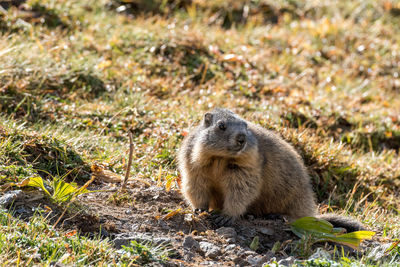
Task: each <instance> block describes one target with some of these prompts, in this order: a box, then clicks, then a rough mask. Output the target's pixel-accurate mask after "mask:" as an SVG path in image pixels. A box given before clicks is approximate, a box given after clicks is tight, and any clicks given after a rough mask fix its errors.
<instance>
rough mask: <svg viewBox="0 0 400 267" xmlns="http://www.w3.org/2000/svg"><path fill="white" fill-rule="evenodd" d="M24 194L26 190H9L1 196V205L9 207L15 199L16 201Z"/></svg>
mask: <svg viewBox="0 0 400 267" xmlns="http://www.w3.org/2000/svg"><path fill="white" fill-rule="evenodd" d="M24 196H25V194H24V192H22V190H13V191H8V192H6V193H4V195H2V196H1V197H0V206H3V207H8V206H10V205H11V204H12V203H13V202H14V201H16V200H17V199H21V198H23V197H24Z"/></svg>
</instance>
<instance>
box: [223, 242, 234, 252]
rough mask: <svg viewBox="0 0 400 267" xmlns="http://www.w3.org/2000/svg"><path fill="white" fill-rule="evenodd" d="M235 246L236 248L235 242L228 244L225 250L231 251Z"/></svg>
mask: <svg viewBox="0 0 400 267" xmlns="http://www.w3.org/2000/svg"><path fill="white" fill-rule="evenodd" d="M235 248H236V245H235V244H230V245H227V246H226V247H225V251H231V250H234V249H235Z"/></svg>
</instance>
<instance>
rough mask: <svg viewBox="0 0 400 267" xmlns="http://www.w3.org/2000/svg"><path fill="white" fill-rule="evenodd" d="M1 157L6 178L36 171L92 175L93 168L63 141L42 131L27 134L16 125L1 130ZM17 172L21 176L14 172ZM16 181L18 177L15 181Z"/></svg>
mask: <svg viewBox="0 0 400 267" xmlns="http://www.w3.org/2000/svg"><path fill="white" fill-rule="evenodd" d="M0 147H1V148H2V149H1V152H0V158H1V159H2V160H3V164H4V165H3V167H2V173H3V175H4V176H6V179H15V178H16V177H20V178H22V176H25V177H29V176H31V175H32V174H33V173H39V174H41V175H42V176H45V177H46V176H47V175H48V174H50V175H51V176H53V177H55V176H60V177H61V176H67V178H69V179H71V180H72V179H75V178H77V180H80V181H84V180H87V179H88V178H89V172H90V168H89V166H88V164H87V163H86V162H85V161H84V160H83V159H82V158H81V156H80V155H79V154H78V153H77V152H76V151H74V149H72V148H71V147H69V146H68V145H67V144H65V143H64V142H61V141H59V140H58V139H56V138H53V137H49V136H44V135H40V134H32V133H30V134H28V133H27V132H26V131H18V130H15V129H10V130H5V131H3V132H2V133H0ZM13 173H14V174H15V173H18V174H19V175H18V176H13V175H12V174H13ZM15 182H17V181H15Z"/></svg>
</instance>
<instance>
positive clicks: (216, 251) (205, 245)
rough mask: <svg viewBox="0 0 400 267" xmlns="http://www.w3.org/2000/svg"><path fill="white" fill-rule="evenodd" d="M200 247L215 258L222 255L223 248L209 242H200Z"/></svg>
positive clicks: (208, 255)
mask: <svg viewBox="0 0 400 267" xmlns="http://www.w3.org/2000/svg"><path fill="white" fill-rule="evenodd" d="M200 249H201V250H202V251H203V252H204V254H205V256H206V257H210V258H215V257H217V256H219V255H221V248H220V247H218V246H216V245H214V244H212V243H209V242H200Z"/></svg>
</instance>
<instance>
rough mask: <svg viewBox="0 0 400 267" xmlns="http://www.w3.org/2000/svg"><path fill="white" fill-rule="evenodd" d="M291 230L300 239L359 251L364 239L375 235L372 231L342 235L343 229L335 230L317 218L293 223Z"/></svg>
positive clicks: (329, 224) (308, 218)
mask: <svg viewBox="0 0 400 267" xmlns="http://www.w3.org/2000/svg"><path fill="white" fill-rule="evenodd" d="M291 230H292V232H293V233H294V234H296V235H297V236H298V237H300V238H304V239H307V240H308V241H310V245H311V244H313V243H316V242H326V241H331V242H335V243H339V244H343V245H347V246H349V247H352V248H354V249H357V248H358V246H359V245H360V242H361V241H362V240H364V239H371V238H372V236H374V235H375V232H372V231H356V232H351V233H346V234H342V230H341V228H334V227H333V225H332V224H331V223H329V222H328V221H325V220H323V219H318V218H315V217H303V218H300V219H298V220H296V221H295V222H293V223H291Z"/></svg>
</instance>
